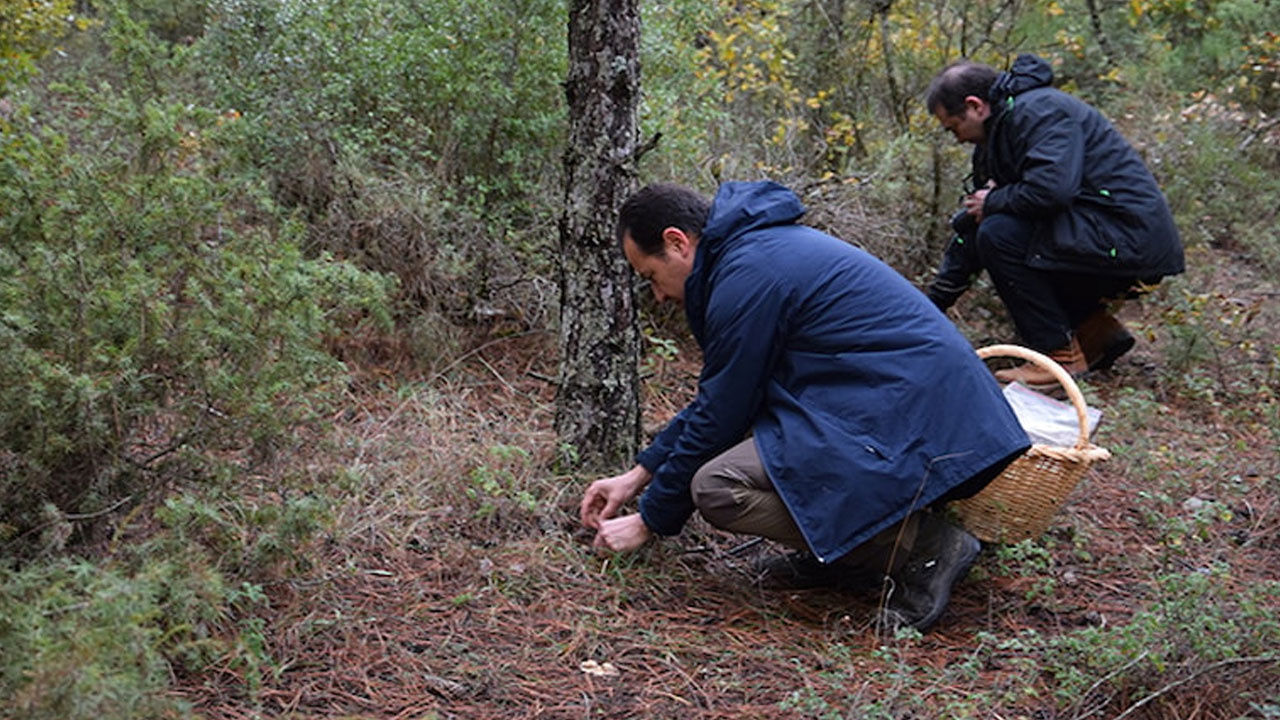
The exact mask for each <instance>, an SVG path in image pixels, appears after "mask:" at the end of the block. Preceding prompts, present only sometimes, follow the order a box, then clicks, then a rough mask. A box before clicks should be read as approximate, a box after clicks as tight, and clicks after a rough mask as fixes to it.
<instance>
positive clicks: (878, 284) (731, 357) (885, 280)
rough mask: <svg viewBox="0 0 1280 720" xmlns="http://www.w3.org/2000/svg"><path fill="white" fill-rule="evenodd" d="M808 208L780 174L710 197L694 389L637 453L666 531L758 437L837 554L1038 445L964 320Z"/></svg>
mask: <svg viewBox="0 0 1280 720" xmlns="http://www.w3.org/2000/svg"><path fill="white" fill-rule="evenodd" d="M803 213H804V206H803V205H801V203H800V200H799V198H797V197H796V196H795V194H793V193H792V192H791V191H790V190H788V189H786V188H784V187H782V186H781V185H778V184H776V183H772V182H768V181H764V182H750V183H726V184H725V185H723V186H721V188H720V191H719V192H718V193H717V195H716V198H715V201H714V202H713V204H712V208H711V213H710V216H709V217H708V220H707V224H706V226H705V227H704V228H703V230H702V232H701V233H700V235H699V238H698V245H697V251H696V254H695V257H694V264H693V269H692V272H691V273H690V276H689V278H688V279H687V280H686V282H685V312H686V315H687V317H688V321H689V325H690V327H691V329H692V330H693V334H694V336H695V338H696V339H697V341H698V344H699V345H700V347H701V348H702V353H703V368H702V373H701V375H700V377H699V380H698V392H697V396H696V397H695V398H694V400H693V402H691V403H690V404H689V405H688V406H687V407H685V408H684V409H683V410H682V411H681V412H680V413H679V414H678V415H677V416H676V417H675V418H674V419H673V420H672V421H671V422H670V423H669V424H668V425H667V427H666V428H665V429H664V430H663V431H662V432H661V433H659V434H658V436H657V437H656V438H655V439H654V442H653V443H652V445H650V447H648V448H647V449H645V450H644V451H643V452H641V453H640V455H639V456H638V457H637V461H638V462H639V463H640V464H641V465H643V466H644V467H645V468H647V469H648V470H649V471H650V472H652V473H653V478H652V480H651V481H650V483H649V486H648V488H646V490H645V492H644V494H643V495H642V496H641V498H640V514H641V516H642V518H643V519H644V522H645V524H646V525H647V526H648V527H649V528H650V529H651V530H653V531H654V532H656V533H658V534H660V535H674V534H676V533H678V532H679V531H680V528H681V527H682V526H683V525H684V523H685V521H686V520H687V519H688V517H689V515H690V514H691V513H692V512H693V510H694V505H693V500H692V497H691V495H690V492H689V484H690V481H691V480H692V478H693V475H694V473H695V472H696V471H697V470H698V468H699V467H701V466H702V465H703V464H704V463H706V462H707V461H709V460H711V459H712V458H714V457H715V456H716V455H718V454H720V453H721V452H723V451H725V450H727V449H728V448H730V447H732V446H733V445H734V444H736V443H738V442H740V441H741V440H742V439H743V438H744V437H745V436H746V435H747V434H748V433H754V438H755V443H756V448H757V450H758V451H759V453H760V458H761V460H762V461H763V463H764V466H765V469H766V471H767V472H768V473H769V478H770V480H771V481H772V482H773V484H774V486H775V487H776V488H777V490H778V493H779V495H780V496H781V497H782V500H783V501H784V502H785V503H786V506H787V508H788V509H789V510H790V512H791V515H792V517H793V518H794V519H795V521H796V523H797V525H799V527H800V530H801V532H802V533H803V535H804V537H805V540H806V541H807V542H808V544H809V547H810V549H811V550H812V551H813V553H814V554H815V555H816V556H817V557H818V558H820V559H822V560H823V561H824V562H829V561H831V560H834V559H836V558H838V557H840V556H841V555H843V554H845V553H846V552H848V551H849V550H851V549H853V548H854V547H856V546H857V545H859V544H861V543H862V542H863V541H865V540H867V539H868V538H870V537H871V536H872V535H874V534H875V533H877V532H879V531H880V530H882V529H884V528H886V527H888V526H890V525H892V524H893V523H896V522H898V521H899V520H901V519H902V518H903V517H905V516H906V515H907V514H908V513H909V512H911V511H912V510H916V509H919V508H921V507H922V506H924V505H927V504H929V503H930V502H932V501H934V500H936V499H938V498H939V497H940V496H942V495H943V494H945V493H946V492H947V491H949V490H951V489H952V488H955V487H956V486H958V485H960V484H962V483H964V482H965V481H966V480H968V479H970V478H971V477H973V476H975V475H977V474H978V473H980V472H981V471H983V470H985V469H986V468H988V467H990V466H992V465H994V464H995V463H997V462H999V461H1001V460H1003V459H1005V458H1007V457H1009V456H1010V455H1013V454H1016V453H1019V452H1021V451H1023V450H1025V449H1026V448H1027V446H1028V444H1029V443H1028V441H1027V437H1026V434H1025V433H1024V432H1023V431H1022V428H1021V427H1020V426H1019V425H1018V421H1017V419H1016V418H1015V417H1014V415H1013V412H1012V410H1010V408H1009V405H1008V404H1007V403H1006V402H1005V400H1004V397H1003V395H1001V392H1000V388H999V386H998V385H997V384H996V382H995V380H994V378H993V377H992V376H991V373H990V371H988V370H987V368H986V366H985V365H984V364H983V363H982V362H981V361H980V360H979V359H978V357H977V355H976V354H975V353H974V351H973V348H972V347H971V346H970V345H969V343H968V342H967V341H966V340H965V339H964V337H963V336H961V335H960V333H959V332H958V331H957V330H956V328H955V326H954V325H952V323H951V322H950V321H949V320H947V319H946V318H945V317H944V316H943V315H942V313H941V312H939V311H938V310H937V308H935V307H934V305H933V304H932V303H930V302H929V300H928V299H927V298H926V297H925V296H924V295H923V294H921V293H920V291H919V290H917V289H916V288H915V287H913V286H912V285H911V284H910V283H908V282H907V281H906V280H905V279H904V278H903V277H902V276H901V275H899V274H898V273H897V272H896V271H894V270H893V269H892V268H890V267H889V266H887V265H885V264H884V263H883V262H881V261H880V260H878V259H876V258H875V257H873V256H872V255H870V254H868V253H866V252H865V251H863V250H860V249H858V248H855V247H853V246H852V245H850V244H848V243H846V242H844V241H842V240H839V239H836V238H834V237H831V236H830V235H827V234H825V233H822V232H819V231H817V230H814V229H813V228H809V227H806V226H803V225H799V224H796V221H797V220H798V219H799V218H800V216H801V215H802V214H803Z"/></svg>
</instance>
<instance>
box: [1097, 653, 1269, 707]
mask: <svg viewBox="0 0 1280 720" xmlns="http://www.w3.org/2000/svg"><path fill="white" fill-rule="evenodd" d="M1277 661H1280V655H1261V656H1258V657H1247V658H1227V659H1226V660H1219V661H1218V662H1216V663H1214V664H1212V665H1208V666H1206V667H1202V668H1200V669H1199V670H1197V671H1195V672H1193V673H1191V674H1190V675H1188V676H1186V677H1184V678H1182V679H1181V680H1175V681H1173V682H1171V683H1169V684H1168V685H1165V686H1164V687H1162V688H1160V689H1159V690H1157V691H1155V692H1153V693H1151V694H1150V695H1148V696H1146V697H1144V698H1142V699H1141V700H1139V701H1138V702H1136V703H1134V704H1133V705H1130V706H1129V709H1127V710H1125V711H1124V712H1122V713H1120V714H1119V715H1117V716H1116V717H1115V720H1124V718H1127V717H1129V715H1131V714H1133V713H1134V712H1135V711H1136V710H1137V709H1138V708H1140V707H1142V706H1143V705H1146V704H1147V703H1149V702H1151V701H1153V700H1155V699H1157V698H1159V697H1160V696H1162V695H1165V694H1167V693H1168V692H1169V691H1171V690H1173V689H1175V688H1177V687H1180V686H1182V685H1186V684H1187V683H1189V682H1191V681H1192V680H1195V679H1196V678H1198V677H1200V676H1201V675H1204V674H1206V673H1210V672H1213V671H1214V670H1217V669H1218V668H1221V667H1226V666H1228V665H1240V664H1243V663H1262V662H1271V663H1273V662H1277Z"/></svg>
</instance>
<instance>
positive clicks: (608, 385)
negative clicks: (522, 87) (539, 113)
mask: <svg viewBox="0 0 1280 720" xmlns="http://www.w3.org/2000/svg"><path fill="white" fill-rule="evenodd" d="M639 44H640V15H639V7H638V0H570V2H569V74H568V79H567V80H566V82H565V95H566V98H567V101H568V109H569V138H568V145H567V147H566V150H565V154H564V173H565V175H564V179H565V194H564V214H563V215H562V216H561V219H560V352H561V356H560V357H561V360H560V377H559V385H558V390H557V394H556V414H555V429H556V434H557V436H558V437H559V440H560V442H561V447H562V448H564V449H565V450H566V451H567V452H566V455H568V457H567V458H566V459H569V460H571V461H572V460H576V464H577V465H579V466H580V467H584V468H593V469H602V468H605V467H617V466H618V465H619V464H620V463H623V462H627V461H629V459H630V458H631V457H632V456H633V454H634V452H635V450H636V445H637V443H638V441H639V436H640V398H639V395H640V392H639V391H640V379H639V357H640V332H639V328H638V326H637V322H636V305H635V287H634V285H633V279H632V273H631V270H630V268H629V267H628V265H627V263H626V259H625V258H624V257H623V255H622V253H621V251H620V250H619V249H618V247H617V244H616V242H615V241H614V236H613V233H614V225H615V222H616V219H617V216H618V210H619V208H620V207H621V205H622V202H623V201H624V200H625V199H626V196H627V195H628V194H629V193H630V192H631V191H632V190H633V189H634V185H635V162H636V160H637V159H638V155H639V154H640V152H641V150H640V148H639V143H638V138H639V135H638V130H637V119H636V118H637V106H638V101H639V91H640V62H639V49H640V45H639Z"/></svg>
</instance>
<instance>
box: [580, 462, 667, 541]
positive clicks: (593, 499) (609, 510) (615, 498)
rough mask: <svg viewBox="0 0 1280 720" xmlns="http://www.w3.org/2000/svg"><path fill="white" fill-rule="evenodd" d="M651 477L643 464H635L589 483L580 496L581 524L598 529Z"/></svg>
mask: <svg viewBox="0 0 1280 720" xmlns="http://www.w3.org/2000/svg"><path fill="white" fill-rule="evenodd" d="M651 477H653V475H652V474H651V473H650V472H649V471H648V470H645V469H644V466H643V465H636V466H635V467H633V468H631V469H630V470H628V471H627V472H625V473H623V474H621V475H615V476H614V477H611V478H604V479H603V480H597V481H595V482H593V483H591V485H589V486H588V487H587V492H586V494H585V495H583V496H582V508H581V511H580V516H581V519H582V524H583V525H584V526H586V527H589V528H591V529H593V530H599V529H600V527H601V525H602V524H603V523H604V521H606V520H609V519H610V518H613V517H614V516H616V515H617V514H618V508H620V507H622V504H623V503H625V502H627V501H628V500H630V499H631V498H633V497H635V496H636V495H637V494H639V492H640V489H641V488H643V487H644V486H645V485H646V484H647V483H648V482H649V479H650V478H651Z"/></svg>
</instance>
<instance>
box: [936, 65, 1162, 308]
mask: <svg viewBox="0 0 1280 720" xmlns="http://www.w3.org/2000/svg"><path fill="white" fill-rule="evenodd" d="M1052 83H1053V70H1052V69H1051V68H1050V67H1049V63H1047V62H1045V61H1044V60H1043V59H1042V58H1039V57H1037V56H1035V55H1032V54H1029V53H1027V54H1023V55H1019V56H1018V58H1017V60H1015V61H1014V63H1013V67H1012V68H1011V69H1010V70H1009V72H1005V73H1000V75H999V76H998V77H997V78H996V81H995V82H994V83H992V85H991V90H990V92H989V93H988V97H987V101H988V102H989V103H990V105H991V113H992V114H991V117H989V118H988V119H987V121H986V123H985V129H986V136H987V138H986V142H985V143H983V144H980V145H978V146H977V147H975V148H974V151H973V183H974V187H979V188H980V187H983V186H985V185H986V184H987V181H988V180H994V181H995V183H996V187H995V189H994V190H992V191H991V192H990V193H989V194H988V195H987V199H986V202H985V203H984V204H983V209H982V211H983V214H984V215H996V214H999V213H1008V214H1011V215H1016V216H1018V217H1024V218H1030V219H1032V220H1035V221H1036V234H1035V237H1034V238H1033V242H1032V243H1030V246H1029V249H1028V254H1027V264H1028V265H1029V266H1031V267H1034V268H1040V269H1042V270H1064V271H1073V272H1083V273H1090V274H1098V275H1108V276H1114V277H1132V278H1135V279H1141V280H1147V281H1157V280H1159V278H1161V277H1164V276H1166V275H1176V274H1178V273H1180V272H1182V271H1183V269H1184V259H1183V251H1182V240H1181V239H1180V238H1179V236H1178V229H1177V227H1176V226H1175V225H1174V221H1173V214H1172V213H1171V212H1170V211H1169V204H1168V202H1167V201H1166V199H1165V196H1164V194H1163V193H1162V192H1161V191H1160V188H1159V186H1158V185H1157V184H1156V180H1155V178H1154V177H1153V176H1152V175H1151V172H1150V170H1148V169H1147V166H1146V165H1145V164H1144V163H1143V162H1142V158H1141V157H1139V156H1138V153H1137V151H1135V150H1134V149H1133V147H1132V146H1131V145H1130V144H1129V142H1128V141H1127V140H1125V139H1124V137H1123V136H1122V135H1121V134H1120V133H1119V132H1118V131H1117V130H1116V129H1115V128H1114V127H1113V126H1112V125H1111V123H1110V122H1108V121H1107V119H1106V118H1105V117H1103V116H1102V114H1101V113H1099V112H1098V111H1097V110H1096V109H1094V108H1092V107H1090V106H1089V105H1088V104H1086V103H1084V102H1082V101H1081V100H1079V99H1077V98H1075V97H1073V96H1071V95H1069V94H1067V93H1064V92H1062V91H1060V90H1055V89H1054V88H1053V87H1051V84H1052ZM980 269H981V264H980V263H979V258H978V254H977V248H976V247H975V246H974V243H973V242H972V237H970V238H965V237H958V238H957V239H956V240H953V241H952V243H951V245H950V246H949V247H948V248H947V251H946V255H945V256H944V258H943V262H942V267H941V268H940V269H939V272H938V277H937V280H936V281H935V283H934V287H933V288H931V290H930V294H931V296H934V297H935V300H936V301H937V302H938V303H939V304H940V305H941V306H942V307H946V306H949V305H950V304H951V303H952V302H953V301H954V300H955V298H956V297H957V296H958V295H959V294H960V293H962V292H963V291H964V290H965V289H966V288H967V287H968V286H969V280H970V278H971V276H972V275H973V274H975V273H976V272H978V271H979V270H980Z"/></svg>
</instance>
